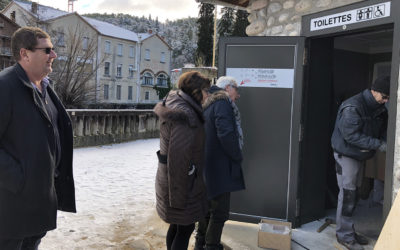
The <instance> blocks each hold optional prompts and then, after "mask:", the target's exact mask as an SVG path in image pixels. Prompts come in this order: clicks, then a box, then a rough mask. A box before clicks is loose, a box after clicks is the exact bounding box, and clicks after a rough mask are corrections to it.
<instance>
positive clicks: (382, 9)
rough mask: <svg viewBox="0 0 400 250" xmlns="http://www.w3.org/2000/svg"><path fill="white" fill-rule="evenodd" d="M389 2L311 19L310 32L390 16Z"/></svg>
mask: <svg viewBox="0 0 400 250" xmlns="http://www.w3.org/2000/svg"><path fill="white" fill-rule="evenodd" d="M390 4H391V3H390V2H385V3H381V4H375V5H370V6H366V7H363V8H359V9H354V10H350V11H345V12H341V13H336V14H332V15H329V16H323V17H318V18H314V19H311V23H310V30H311V31H316V30H323V29H329V28H333V27H338V26H343V25H348V24H354V23H361V22H366V21H371V20H375V19H380V18H384V17H389V16H390Z"/></svg>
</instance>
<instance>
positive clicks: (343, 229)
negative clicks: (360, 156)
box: [334, 152, 364, 242]
mask: <svg viewBox="0 0 400 250" xmlns="http://www.w3.org/2000/svg"><path fill="white" fill-rule="evenodd" d="M334 157H335V160H336V177H337V181H338V186H339V196H338V204H337V212H336V236H337V238H338V239H339V240H341V241H344V242H351V241H354V240H355V231H354V221H353V214H354V209H355V208H356V205H357V201H358V198H357V187H360V186H361V181H362V177H363V174H364V162H363V161H358V160H355V159H352V158H349V157H346V156H344V155H339V154H338V153H336V152H335V153H334Z"/></svg>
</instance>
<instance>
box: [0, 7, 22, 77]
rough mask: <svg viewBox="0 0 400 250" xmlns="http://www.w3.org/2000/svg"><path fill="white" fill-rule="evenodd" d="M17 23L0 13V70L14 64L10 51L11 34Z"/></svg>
mask: <svg viewBox="0 0 400 250" xmlns="http://www.w3.org/2000/svg"><path fill="white" fill-rule="evenodd" d="M18 28H19V25H18V24H16V23H15V22H13V21H12V20H11V19H9V18H8V17H6V16H5V15H3V14H1V13H0V70H3V69H4V68H7V67H9V66H11V65H13V64H14V59H13V58H12V52H11V36H12V34H13V33H14V32H15V31H16V30H17V29H18Z"/></svg>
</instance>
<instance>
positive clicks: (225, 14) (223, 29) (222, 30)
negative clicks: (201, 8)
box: [218, 7, 235, 37]
mask: <svg viewBox="0 0 400 250" xmlns="http://www.w3.org/2000/svg"><path fill="white" fill-rule="evenodd" d="M221 14H222V16H221V20H220V21H219V23H218V35H219V37H224V36H231V35H232V31H233V19H234V14H235V11H234V9H232V8H229V7H224V8H222V9H221Z"/></svg>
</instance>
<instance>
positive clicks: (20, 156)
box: [0, 64, 76, 239]
mask: <svg viewBox="0 0 400 250" xmlns="http://www.w3.org/2000/svg"><path fill="white" fill-rule="evenodd" d="M47 89H48V94H49V96H50V98H51V99H52V101H53V102H54V105H55V106H56V108H57V110H58V128H59V134H60V143H61V160H60V164H59V165H58V166H57V169H58V172H59V175H58V176H57V177H55V175H54V173H55V169H56V163H55V157H54V152H55V147H56V145H55V138H54V132H53V131H54V130H53V125H52V123H51V122H50V118H49V116H48V115H47V112H46V110H45V109H44V108H43V106H42V105H41V102H42V100H41V98H40V97H39V95H38V93H37V91H36V90H34V88H33V87H32V84H31V83H30V81H29V79H28V76H27V75H26V73H25V71H24V70H23V68H22V67H21V66H20V65H19V64H16V65H14V66H12V67H9V68H7V69H5V70H3V71H2V72H0V237H1V238H17V239H19V238H24V237H27V236H31V235H37V234H39V233H42V232H45V231H49V230H52V229H54V228H56V219H57V209H58V210H63V211H67V212H76V207H75V189H74V180H73V174H72V150H73V136H72V126H71V120H70V118H69V116H68V114H67V112H66V111H65V109H64V107H63V105H62V104H61V102H60V100H59V99H58V97H57V96H56V94H55V93H54V91H53V90H52V89H51V88H50V87H49V88H47Z"/></svg>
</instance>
